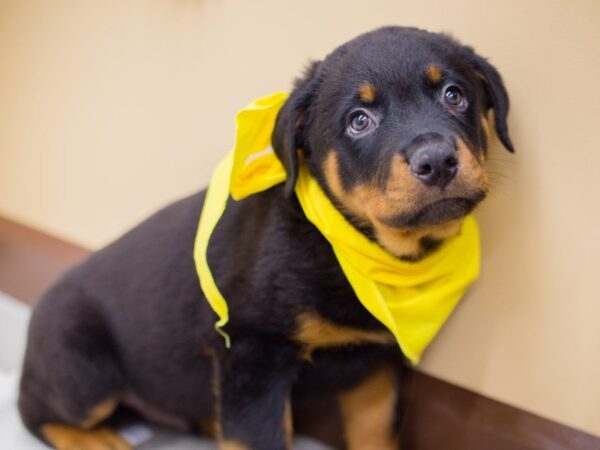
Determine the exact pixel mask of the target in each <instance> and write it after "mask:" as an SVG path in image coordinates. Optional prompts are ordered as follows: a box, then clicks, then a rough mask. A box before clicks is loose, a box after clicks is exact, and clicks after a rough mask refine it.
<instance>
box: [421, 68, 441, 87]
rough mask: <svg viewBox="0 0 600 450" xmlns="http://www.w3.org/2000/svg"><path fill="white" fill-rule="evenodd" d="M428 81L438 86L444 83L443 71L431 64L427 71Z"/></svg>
mask: <svg viewBox="0 0 600 450" xmlns="http://www.w3.org/2000/svg"><path fill="white" fill-rule="evenodd" d="M425 73H426V74H427V79H428V80H429V81H431V83H433V84H438V83H439V82H440V81H442V76H443V75H442V69H441V68H440V66H438V65H437V64H435V63H432V64H429V65H428V66H427V68H426V69H425Z"/></svg>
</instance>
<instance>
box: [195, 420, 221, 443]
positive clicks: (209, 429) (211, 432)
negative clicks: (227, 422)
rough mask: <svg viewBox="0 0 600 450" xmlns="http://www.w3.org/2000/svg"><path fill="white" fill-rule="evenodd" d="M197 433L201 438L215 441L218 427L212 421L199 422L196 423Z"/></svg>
mask: <svg viewBox="0 0 600 450" xmlns="http://www.w3.org/2000/svg"><path fill="white" fill-rule="evenodd" d="M198 432H199V433H200V434H201V435H202V436H208V437H211V438H213V439H217V437H218V432H219V425H218V423H217V421H216V420H214V419H207V420H201V421H200V422H198Z"/></svg>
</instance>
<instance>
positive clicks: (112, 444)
mask: <svg viewBox="0 0 600 450" xmlns="http://www.w3.org/2000/svg"><path fill="white" fill-rule="evenodd" d="M42 434H43V435H44V437H45V438H46V440H47V441H48V442H49V443H50V444H51V445H52V446H53V447H54V448H56V449H57V450H133V447H131V446H130V445H129V444H128V443H127V442H125V441H124V440H123V439H122V438H121V437H120V436H119V435H118V434H117V433H115V432H114V431H113V430H111V429H110V428H97V429H93V430H83V429H80V428H76V427H71V426H68V425H58V424H49V425H45V426H44V427H42Z"/></svg>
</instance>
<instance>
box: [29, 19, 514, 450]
mask: <svg viewBox="0 0 600 450" xmlns="http://www.w3.org/2000/svg"><path fill="white" fill-rule="evenodd" d="M489 109H493V110H494V117H495V128H496V131H497V134H498V136H499V138H500V140H501V141H502V143H503V144H504V146H505V147H507V148H508V149H509V150H511V151H512V144H511V141H510V138H509V136H508V131H507V125H506V116H507V112H508V97H507V94H506V91H505V88H504V86H503V84H502V80H501V78H500V75H499V74H498V72H497V71H496V70H495V69H494V68H493V67H492V66H491V65H490V64H489V63H488V62H487V61H486V60H484V59H483V58H481V57H479V56H477V55H476V54H475V53H474V52H473V50H472V49H471V48H468V47H463V46H462V45H460V44H458V43H457V42H456V41H454V40H452V39H451V38H449V37H447V36H444V35H440V34H432V33H428V32H425V31H422V30H418V29H414V28H399V27H389V28H382V29H379V30H376V31H374V32H371V33H367V34H364V35H362V36H359V37H357V38H356V39H354V40H352V41H350V42H348V43H346V44H345V45H343V46H341V47H339V48H338V49H337V50H335V51H334V52H333V53H331V54H330V55H329V56H328V57H327V58H326V59H325V60H324V61H322V62H316V63H314V64H312V65H311V66H310V68H309V69H308V71H307V72H306V74H305V76H304V77H303V78H302V79H300V80H299V81H297V83H296V85H295V88H294V90H293V92H292V94H291V96H290V98H289V99H288V101H287V102H286V104H285V105H284V107H283V109H282V110H281V112H280V113H279V116H278V120H277V124H276V128H275V131H274V133H273V138H272V141H273V148H274V149H275V152H276V154H277V155H278V157H279V158H280V160H281V161H282V162H283V164H284V166H285V169H286V171H287V174H288V177H287V180H286V182H285V184H281V185H278V186H276V187H273V188H271V189H268V190H266V191H264V192H261V193H259V194H255V195H252V196H250V197H248V198H246V199H244V200H242V201H239V202H236V201H233V200H231V199H230V200H229V202H228V204H227V207H226V210H225V213H224V215H223V217H222V219H221V220H220V222H219V223H218V225H217V228H216V230H215V231H214V233H213V235H212V238H211V241H210V245H209V249H208V261H209V264H210V267H211V269H212V273H213V274H214V276H215V279H216V283H217V285H218V286H219V288H220V289H221V292H222V293H223V295H224V297H225V298H226V299H227V301H228V304H229V306H230V322H229V324H228V325H227V332H228V333H229V335H230V336H231V338H232V342H233V346H232V347H231V349H229V350H227V349H226V348H225V346H224V344H223V340H222V338H221V336H219V335H218V334H217V333H216V332H215V330H214V322H215V317H216V316H215V314H214V313H213V311H212V310H211V308H210V307H209V305H208V303H207V301H206V299H205V298H204V296H203V294H202V292H201V290H200V287H199V283H198V277H197V274H196V270H195V266H194V261H193V247H194V238H195V233H196V228H197V223H198V217H199V215H200V213H201V210H202V206H203V201H204V195H205V194H204V191H202V192H200V193H198V194H196V195H193V196H191V197H189V198H186V199H184V200H181V201H179V202H177V203H175V204H173V205H171V206H169V207H167V208H165V209H163V210H162V211H160V212H158V213H157V214H155V215H154V216H152V217H151V218H149V219H148V220H147V221H145V222H144V223H142V224H141V225H139V226H138V227H136V228H135V229H134V230H132V231H131V232H129V233H127V234H126V235H125V236H123V237H122V238H120V239H119V240H117V241H116V242H115V243H113V244H111V245H109V246H108V247H106V248H104V249H102V250H100V251H98V252H97V253H95V254H94V255H92V256H91V257H90V258H89V259H88V260H87V261H86V262H84V263H83V264H81V265H80V266H78V267H76V268H75V269H73V270H72V271H70V272H69V273H67V274H66V275H65V276H64V277H62V279H61V280H59V281H58V282H57V283H56V284H55V286H54V287H53V288H52V289H51V290H50V291H49V292H48V293H46V295H45V296H44V297H43V298H42V299H41V301H40V302H39V304H38V306H37V308H36V310H35V311H34V314H33V318H32V321H31V325H30V330H29V341H28V347H27V352H26V357H25V363H24V368H23V377H22V380H21V387H20V398H19V408H20V411H21V415H22V418H23V421H24V422H25V424H26V426H27V427H28V428H29V430H31V431H32V432H33V433H34V434H35V435H37V436H38V437H40V438H41V439H43V440H44V441H46V442H47V443H49V444H50V445H52V446H54V447H56V448H58V449H61V450H75V449H93V450H100V449H102V450H104V449H117V450H120V449H126V448H129V447H128V446H127V444H126V443H124V442H123V441H122V440H121V439H120V438H119V437H118V436H117V435H116V434H114V433H113V432H112V431H110V430H109V429H108V428H103V427H102V425H100V426H99V424H101V422H102V421H103V420H104V419H106V418H107V417H109V416H110V415H111V414H112V413H113V411H114V410H115V408H116V407H117V406H118V405H119V404H127V405H130V406H133V407H134V408H136V409H138V410H139V411H140V412H141V413H142V414H144V415H147V416H148V417H150V418H152V419H154V420H158V421H162V422H165V423H168V424H172V425H181V426H189V427H196V428H199V427H201V426H203V427H204V428H205V429H211V430H212V432H213V434H214V436H215V437H216V438H217V439H218V441H219V445H220V448H222V449H230V450H232V449H238V450H239V449H253V450H283V449H289V448H290V441H291V436H292V431H291V429H292V405H296V404H300V403H303V402H307V401H310V399H311V398H314V397H315V396H320V395H322V393H324V392H327V393H332V392H337V393H339V399H340V406H341V411H342V416H343V418H344V421H345V424H346V440H347V443H348V447H349V448H350V449H353V450H369V449H376V450H386V449H393V448H397V445H398V444H397V431H398V430H397V429H396V425H395V424H397V420H396V415H397V405H396V403H397V392H398V379H399V378H398V370H399V367H400V365H401V364H400V362H401V360H402V354H401V352H400V350H399V349H398V346H397V344H396V343H395V341H394V339H393V337H392V335H391V334H390V333H389V332H388V331H387V330H386V329H385V327H383V325H381V324H380V323H379V322H378V321H377V320H376V319H375V318H374V317H373V316H372V315H371V314H370V313H369V312H367V310H366V309H365V308H364V307H363V306H362V304H361V303H360V302H359V301H358V299H357V298H356V296H355V294H354V292H353V290H352V289H351V287H350V285H349V284H348V281H347V279H346V277H345V275H344V273H343V272H342V270H341V268H340V266H339V264H338V262H337V260H336V257H335V255H334V253H333V251H332V248H331V246H330V245H329V244H328V242H327V241H326V240H325V239H324V237H323V236H322V235H321V234H320V232H319V231H318V230H317V229H316V228H315V227H314V226H313V225H312V224H310V223H309V222H308V221H307V219H306V217H305V216H304V213H303V211H302V209H301V208H300V206H299V204H298V200H297V198H296V197H295V195H294V194H293V192H294V191H293V188H294V185H295V182H296V177H297V173H298V152H299V151H300V152H301V153H302V158H303V159H304V161H306V163H307V165H308V167H309V169H310V172H311V173H312V175H313V176H314V177H315V178H316V179H317V181H318V182H319V184H320V186H321V187H322V188H323V190H324V191H325V193H326V195H327V196H328V197H329V198H330V199H331V200H332V202H333V203H334V204H335V205H336V207H338V208H339V210H340V211H341V212H342V213H343V214H344V215H345V217H346V218H347V219H348V221H350V223H352V224H353V225H354V226H355V227H356V228H357V229H358V230H359V231H361V232H363V233H364V234H365V235H367V236H368V237H369V238H370V239H372V240H374V241H376V242H377V243H378V244H379V245H381V246H382V247H383V248H385V249H386V250H388V251H389V252H390V253H392V254H394V255H395V256H397V257H398V258H402V259H405V260H409V261H415V260H418V259H420V258H423V257H424V256H426V255H427V254H428V253H430V252H433V251H435V250H436V248H437V247H438V246H439V245H440V243H441V242H443V240H444V239H447V238H448V237H450V236H452V235H454V234H456V233H457V232H458V230H459V228H460V224H461V219H462V218H464V216H465V215H466V214H468V213H469V212H471V210H472V209H473V208H474V207H475V206H476V205H477V204H478V203H479V202H480V201H481V200H482V199H483V198H484V197H485V195H486V192H487V190H488V180H487V176H486V173H485V171H484V168H483V166H482V164H483V162H484V159H485V155H486V149H487V146H488V141H489V138H490V136H489V130H488V125H487V120H486V115H487V113H488V111H489Z"/></svg>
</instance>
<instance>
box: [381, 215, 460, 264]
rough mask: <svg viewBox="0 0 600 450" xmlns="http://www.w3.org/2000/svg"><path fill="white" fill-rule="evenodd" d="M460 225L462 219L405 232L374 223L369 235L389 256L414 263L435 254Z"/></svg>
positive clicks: (455, 232)
mask: <svg viewBox="0 0 600 450" xmlns="http://www.w3.org/2000/svg"><path fill="white" fill-rule="evenodd" d="M461 225H462V219H459V220H453V221H451V222H448V223H446V224H443V225H438V226H436V227H430V228H429V227H428V228H417V229H409V230H407V229H398V228H393V227H390V226H389V225H386V224H384V223H381V222H375V223H373V224H372V227H373V230H372V233H371V234H372V235H373V238H374V239H375V240H376V241H377V242H378V243H379V245H381V246H382V247H383V248H385V249H386V250H387V251H389V252H390V253H391V254H393V255H395V256H397V257H398V258H400V259H402V260H405V261H413V262H415V261H418V260H420V259H422V258H424V257H425V256H427V255H429V254H431V253H433V252H435V251H436V250H437V249H438V248H439V247H440V246H441V244H442V243H443V242H444V241H445V240H446V239H448V238H451V237H452V236H455V235H456V234H458V232H459V231H460V227H461Z"/></svg>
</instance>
